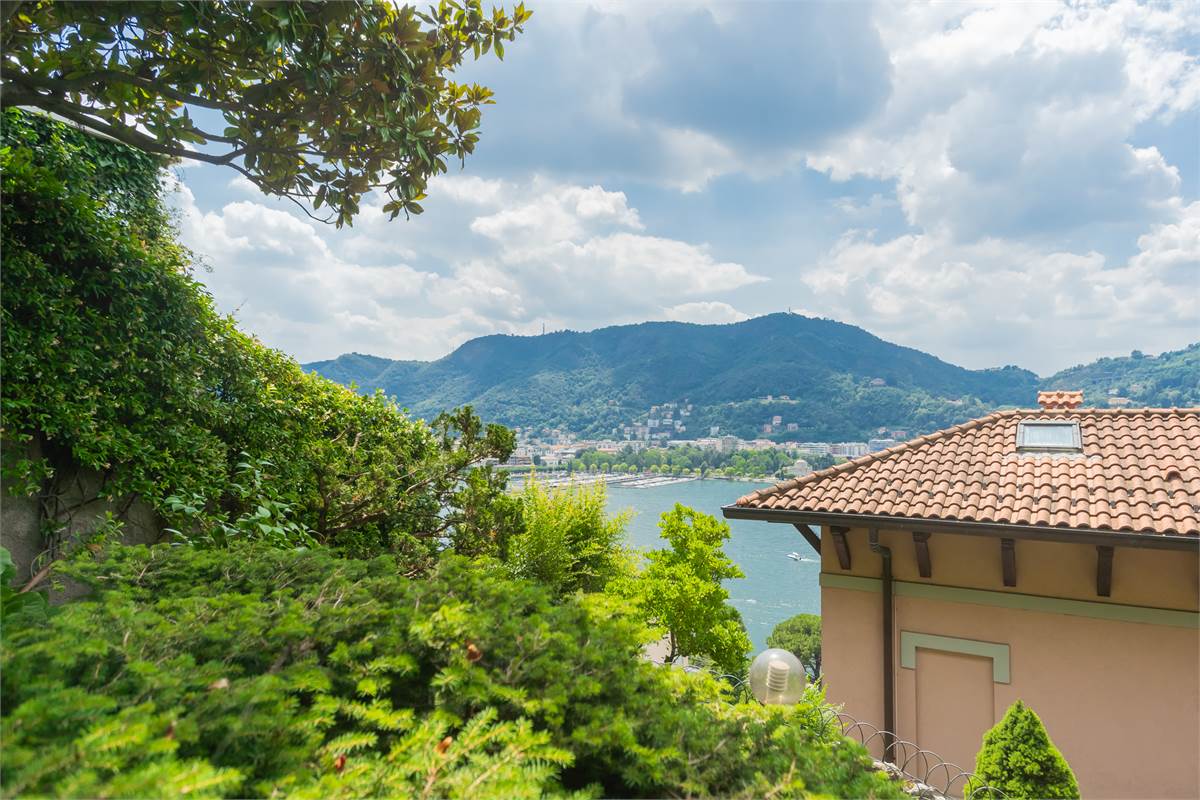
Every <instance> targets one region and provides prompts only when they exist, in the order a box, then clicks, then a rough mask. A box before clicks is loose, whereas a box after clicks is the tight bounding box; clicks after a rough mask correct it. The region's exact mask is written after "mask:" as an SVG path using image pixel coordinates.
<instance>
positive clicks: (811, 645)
mask: <svg viewBox="0 0 1200 800" xmlns="http://www.w3.org/2000/svg"><path fill="white" fill-rule="evenodd" d="M767 647H778V648H781V649H783V650H788V651H790V652H791V653H793V654H794V655H795V656H796V658H798V659H800V663H801V664H803V665H804V668H805V669H806V670H807V671H808V674H809V677H811V678H813V679H816V678H817V677H818V676H820V674H821V615H820V614H797V615H796V616H794V617H790V618H789V619H785V620H784V621H783V622H781V623H779V624H778V625H776V626H775V629H774V630H773V631H771V635H770V636H768V637H767Z"/></svg>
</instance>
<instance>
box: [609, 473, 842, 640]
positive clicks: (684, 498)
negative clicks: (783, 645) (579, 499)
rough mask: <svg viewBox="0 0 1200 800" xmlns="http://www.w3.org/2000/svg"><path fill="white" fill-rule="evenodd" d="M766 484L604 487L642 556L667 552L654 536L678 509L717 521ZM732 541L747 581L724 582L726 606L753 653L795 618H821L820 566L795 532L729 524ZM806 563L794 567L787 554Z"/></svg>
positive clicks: (780, 527)
mask: <svg viewBox="0 0 1200 800" xmlns="http://www.w3.org/2000/svg"><path fill="white" fill-rule="evenodd" d="M764 485H766V484H761V483H743V482H736V481H712V480H697V481H690V482H688V483H677V484H673V485H670V486H660V487H656V488H648V489H624V488H621V487H620V486H619V485H616V486H609V487H608V510H609V512H610V513H616V512H618V511H623V510H626V509H628V510H630V511H632V512H633V513H634V516H633V519H632V520H630V522H629V529H628V530H629V539H630V543H631V544H632V545H633V546H634V547H636V548H638V549H641V550H655V549H659V548H661V547H664V546H666V542H664V541H663V540H662V539H661V538H660V537H659V534H658V519H659V516H660V515H661V514H662V513H663V512H664V511H669V510H670V509H671V508H672V507H673V506H674V505H675V504H676V503H682V504H684V505H685V506H691V507H692V508H694V509H696V510H697V511H703V512H704V513H705V514H712V515H713V516H714V517H717V518H718V519H721V518H722V517H721V506H723V505H728V504H729V503H732V502H733V501H735V500H737V499H738V498H739V497H741V496H742V495H744V494H746V493H747V492H750V491H753V490H754V489H758V488H761V487H762V486H764ZM726 522H728V523H729V528H730V532H731V534H732V535H731V536H730V538H729V541H728V542H726V544H725V552H726V554H727V555H728V556H729V557H730V558H731V559H733V560H734V561H735V562H736V563H737V565H738V566H739V567H741V568H742V572H744V573H746V577H745V578H742V579H739V580H731V581H727V582H726V584H725V585H726V588H727V589H728V590H729V602H730V604H731V605H733V606H734V607H735V608H736V609H737V610H738V611H740V612H741V614H742V619H743V620H745V622H746V630H747V632H748V633H749V634H750V640H751V641H752V642H753V643H754V652H758V651H759V650H762V649H763V648H764V647H766V646H767V644H766V643H767V636H769V635H770V633H771V630H772V629H773V628H774V627H775V626H776V625H778V624H779V623H780V622H782V621H784V620H785V619H787V618H788V617H791V616H795V615H796V614H801V613H807V614H819V613H821V589H820V586H819V585H818V583H817V581H818V578H819V575H820V573H821V564H820V562H819V561H818V559H817V554H816V553H814V552H813V550H812V548H811V547H809V545H808V542H806V541H804V537H802V536H801V535H800V534H799V533H798V532H797V531H796V529H795V528H793V527H792V526H791V525H781V524H778V523H769V522H750V521H749V520H738V519H731V520H726ZM791 552H796V553H799V554H800V555H801V556H802V557H803V558H804V560H803V561H793V560H792V559H790V558H788V553H791Z"/></svg>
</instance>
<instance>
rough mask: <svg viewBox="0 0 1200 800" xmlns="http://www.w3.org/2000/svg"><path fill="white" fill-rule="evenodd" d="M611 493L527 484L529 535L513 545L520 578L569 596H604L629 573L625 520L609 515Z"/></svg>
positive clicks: (598, 487) (524, 505)
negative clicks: (607, 501)
mask: <svg viewBox="0 0 1200 800" xmlns="http://www.w3.org/2000/svg"><path fill="white" fill-rule="evenodd" d="M604 501H605V488H604V485H603V484H594V485H592V486H567V487H559V488H547V487H546V486H543V485H542V484H541V483H540V482H538V481H537V480H536V479H531V480H527V481H526V482H525V489H524V491H523V492H522V494H521V518H522V522H523V530H522V531H521V533H520V534H519V535H517V536H515V537H514V538H513V540H512V543H511V548H510V552H509V557H508V563H509V565H510V567H511V569H512V572H513V574H514V575H515V576H517V577H521V578H530V579H532V580H536V581H538V582H539V583H542V584H543V585H545V586H549V587H551V588H552V589H553V590H555V591H557V592H559V593H562V594H567V593H570V592H575V591H584V592H598V591H600V590H602V589H604V587H605V586H607V585H608V582H609V581H611V580H612V579H613V578H616V577H617V576H618V575H621V574H623V572H624V571H625V570H626V569H627V568H628V566H629V564H630V554H629V553H628V552H627V551H626V548H625V546H624V542H625V525H626V523H627V521H628V518H627V517H626V516H625V515H619V516H616V517H610V516H608V514H606V513H605V508H604Z"/></svg>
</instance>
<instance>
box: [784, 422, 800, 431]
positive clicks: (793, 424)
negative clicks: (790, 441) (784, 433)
mask: <svg viewBox="0 0 1200 800" xmlns="http://www.w3.org/2000/svg"><path fill="white" fill-rule="evenodd" d="M787 429H788V433H794V432H796V431H798V430H800V423H798V422H789V423H788V424H787Z"/></svg>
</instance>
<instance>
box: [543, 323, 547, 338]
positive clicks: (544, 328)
mask: <svg viewBox="0 0 1200 800" xmlns="http://www.w3.org/2000/svg"><path fill="white" fill-rule="evenodd" d="M545 335H546V323H544V322H543V323H542V336H545Z"/></svg>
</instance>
